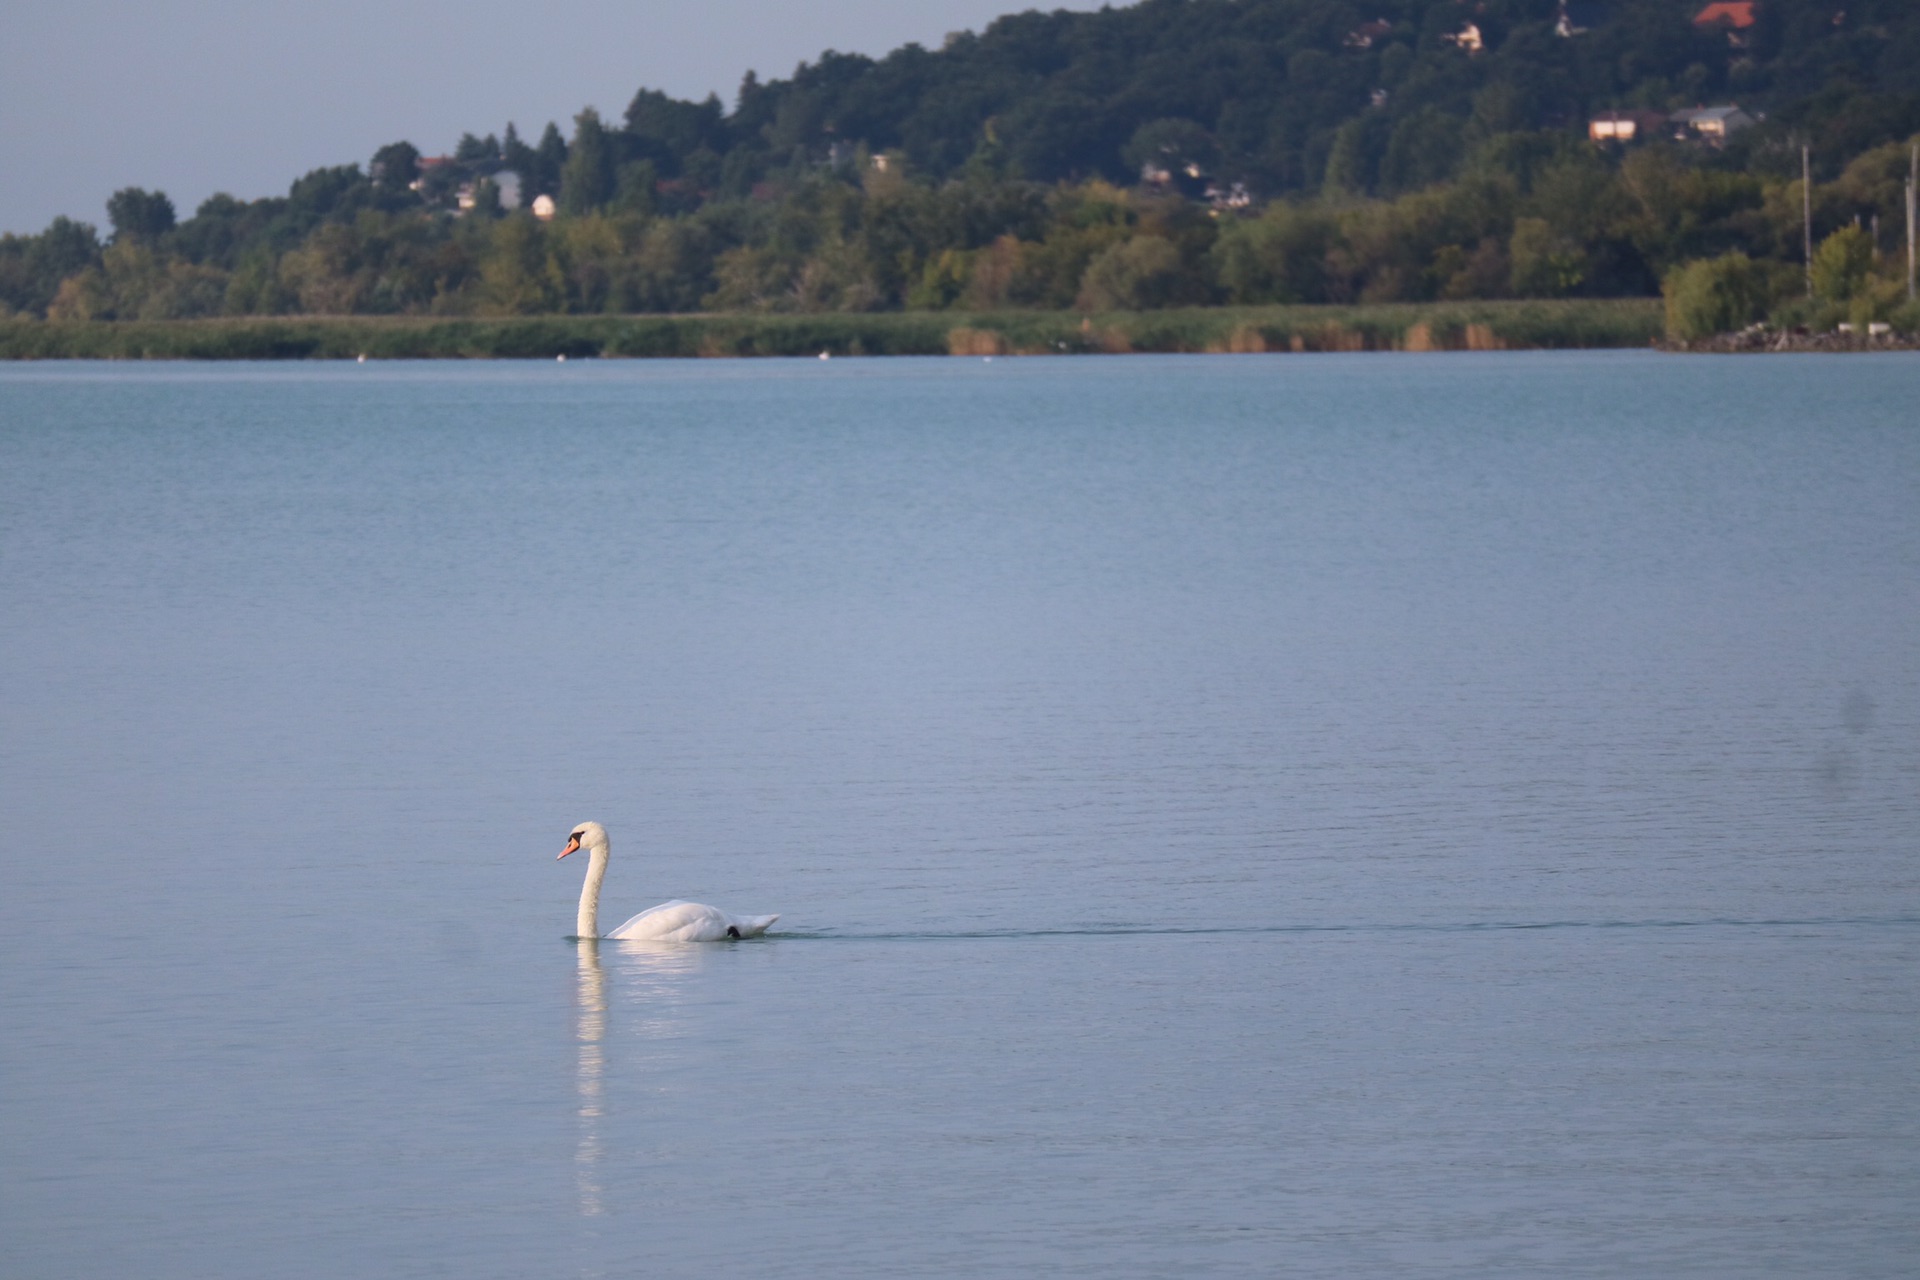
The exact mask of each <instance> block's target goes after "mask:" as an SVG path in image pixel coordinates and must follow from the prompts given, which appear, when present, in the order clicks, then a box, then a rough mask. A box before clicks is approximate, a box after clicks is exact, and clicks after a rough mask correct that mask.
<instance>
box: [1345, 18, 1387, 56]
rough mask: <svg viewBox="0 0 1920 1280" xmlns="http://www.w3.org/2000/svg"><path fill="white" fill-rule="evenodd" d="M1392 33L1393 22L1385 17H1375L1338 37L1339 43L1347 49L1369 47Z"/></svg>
mask: <svg viewBox="0 0 1920 1280" xmlns="http://www.w3.org/2000/svg"><path fill="white" fill-rule="evenodd" d="M1392 34H1393V24H1392V23H1391V22H1388V21H1387V20H1386V19H1385V18H1375V19H1374V20H1373V21H1372V22H1363V23H1361V24H1360V25H1359V26H1357V27H1355V28H1354V29H1353V30H1351V31H1349V32H1347V34H1346V35H1344V36H1342V37H1341V38H1340V43H1341V44H1343V45H1345V46H1347V48H1349V49H1371V48H1373V42H1374V41H1376V40H1384V39H1386V38H1387V37H1388V36H1390V35H1392Z"/></svg>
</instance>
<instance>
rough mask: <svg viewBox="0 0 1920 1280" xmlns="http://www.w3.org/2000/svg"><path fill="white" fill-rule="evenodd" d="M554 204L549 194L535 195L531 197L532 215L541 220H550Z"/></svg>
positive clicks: (551, 219)
mask: <svg viewBox="0 0 1920 1280" xmlns="http://www.w3.org/2000/svg"><path fill="white" fill-rule="evenodd" d="M555 208H556V206H555V205H554V203H553V197H552V196H550V195H545V194H542V195H537V196H535V197H534V198H533V205H532V210H533V216H534V217H536V218H538V219H540V221H542V222H552V221H553V215H554V212H555Z"/></svg>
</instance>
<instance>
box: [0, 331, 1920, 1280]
mask: <svg viewBox="0 0 1920 1280" xmlns="http://www.w3.org/2000/svg"><path fill="white" fill-rule="evenodd" d="M0 706H3V707H4V712H5V714H4V717H0V1272H3V1273H4V1274H5V1275H6V1276H8V1277H9V1278H10V1280H14V1278H18V1280H28V1278H35V1280H37V1278H40V1277H47V1278H56V1277H58V1278H62V1280H64V1278H66V1277H74V1276H108V1275H124V1276H139V1277H143V1278H145V1277H162V1278H171V1277H225V1276H246V1277H255V1276H273V1277H297V1278H304V1277H315V1278H319V1277H327V1278H332V1277H340V1276H376V1275H378V1276H449V1277H530V1276H583V1277H591V1276H629V1275H641V1274H647V1273H649V1272H671V1273H678V1274H693V1273H696V1272H697V1273H701V1274H710V1273H723V1272H724V1273H737V1274H747V1275H769V1276H794V1277H801V1276H854V1277H897V1276H951V1277H973V1276H1030V1275H1061V1276H1070V1275H1089V1276H1101V1277H1112V1276H1127V1277H1164V1276H1252V1275H1289V1276H1387V1275H1432V1276H1460V1277H1469V1276H1471V1277H1538V1276H1548V1275H1553V1276H1621V1277H1629V1276H1631V1277H1650V1276H1660V1277H1674V1276H1689V1277H1691V1276H1726V1277H1752V1276H1761V1275H1767V1276H1816V1275H1817V1276H1848V1277H1879V1276H1886V1277H1894V1276H1911V1275H1912V1274H1913V1268H1914V1260H1915V1258H1917V1257H1920V1211H1917V1210H1916V1206H1920V359H1916V358H1915V357H1913V356H1889V357H1885V358H1881V357H1865V356H1862V357H1839V358H1823V357H1815V356H1807V357H1777V358H1762V357H1754V358H1745V359H1740V358H1734V359H1711V358H1674V357H1665V356H1657V355H1652V354H1647V353H1634V352H1628V353H1580V354H1565V355H1556V354H1545V353H1534V354H1511V355H1509V354H1490V355H1444V356H1412V355H1409V356H1398V357H1389V356H1280V357H1256V356H1236V357H1222V358H1215V357H1166V358H1161V357H1133V358H1120V359H1099V358H1087V359H1072V360H1066V359H1061V360H1004V359H1003V360H998V361H993V362H986V361H979V360H889V361H851V360H835V361H830V362H826V363H822V362H819V361H797V362H796V361H768V362H761V363H747V362H704V363H672V362H666V363H638V362H636V363H611V362H608V363H600V362H592V363H587V362H573V363H569V364H565V365H543V364H434V365H408V364H401V365H366V366H345V367H337V366H310V365H300V366H289V367H273V366H265V367H262V366H253V367H249V366H212V365H169V366H131V367H129V366H107V365H87V364H67V365H44V366H8V367H4V368H0ZM583 819H597V820H599V821H601V822H603V823H605V824H606V826H607V827H608V829H609V831H610V832H611V833H612V837H613V853H614V856H613V864H612V870H611V873H610V875H609V877H608V880H607V889H606V899H605V905H604V908H603V913H602V920H603V923H604V924H606V925H609V926H610V925H612V924H614V923H617V922H618V921H620V920H622V919H624V918H625V917H626V916H627V915H629V914H631V913H632V912H634V911H637V910H639V909H640V908H642V907H644V906H647V905H649V904H651V903H654V902H657V901H660V900H662V899H665V898H670V897H685V898H692V899H696V900H700V901H707V902H712V903H716V904H718V905H720V906H722V907H726V908H729V909H733V910H736V911H742V912H768V911H778V912H781V913H782V919H781V922H780V924H779V925H778V926H776V930H775V932H774V934H772V935H770V936H769V937H767V938H765V939H762V940H758V941H752V942H745V943H735V944H716V945H706V946H697V945H696V946H665V947H661V946H655V947H651V948H649V947H646V946H639V945H622V944H616V943H602V944H598V945H597V946H596V945H593V944H584V945H583V944H575V943H573V942H569V941H567V940H565V936H566V935H567V934H568V933H570V932H571V931H572V926H573V919H574V900H575V897H576V895H577V894H578V892H579V886H580V878H581V875H582V873H583V871H584V868H583V867H582V866H581V865H580V863H581V861H582V859H579V858H572V859H568V860H567V861H565V862H560V863H556V862H555V861H554V855H555V854H557V853H558V852H559V851H560V848H561V845H562V844H563V843H564V841H565V838H566V834H567V832H568V830H569V829H570V828H571V827H572V826H573V825H574V824H575V823H577V822H579V821H581V820H583Z"/></svg>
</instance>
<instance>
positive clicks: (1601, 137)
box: [1587, 111, 1667, 144]
mask: <svg viewBox="0 0 1920 1280" xmlns="http://www.w3.org/2000/svg"><path fill="white" fill-rule="evenodd" d="M1666 123H1667V117H1666V116H1664V115H1662V114H1661V113H1660V112H1658V111H1603V112H1601V113H1600V114H1599V115H1597V116H1594V117H1593V118H1592V119H1590V120H1588V121H1587V137H1588V138H1589V139H1590V140H1592V141H1594V142H1618V143H1623V144H1624V143H1628V142H1645V141H1646V140H1647V139H1648V138H1652V137H1655V136H1657V135H1658V134H1659V133H1660V131H1661V130H1662V129H1663V128H1664V127H1665V126H1666Z"/></svg>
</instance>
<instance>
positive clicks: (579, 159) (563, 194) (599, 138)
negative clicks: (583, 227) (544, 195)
mask: <svg viewBox="0 0 1920 1280" xmlns="http://www.w3.org/2000/svg"><path fill="white" fill-rule="evenodd" d="M613 165H614V156H613V145H612V142H611V141H610V140H609V139H608V137H607V130H606V126H605V125H602V124H601V123H600V113H599V112H598V111H595V110H594V109H593V108H592V107H588V108H587V109H586V110H584V111H582V112H581V113H580V114H579V115H577V116H575V117H574V118H573V146H572V147H570V148H569V149H568V151H567V162H566V166H565V167H564V168H563V169H562V170H561V176H560V207H561V208H562V209H564V210H566V211H567V212H568V213H570V214H576V215H577V214H585V213H592V212H593V211H594V210H595V209H598V208H599V207H600V206H602V205H604V204H606V203H607V202H608V201H609V200H611V199H612V198H613Z"/></svg>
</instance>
